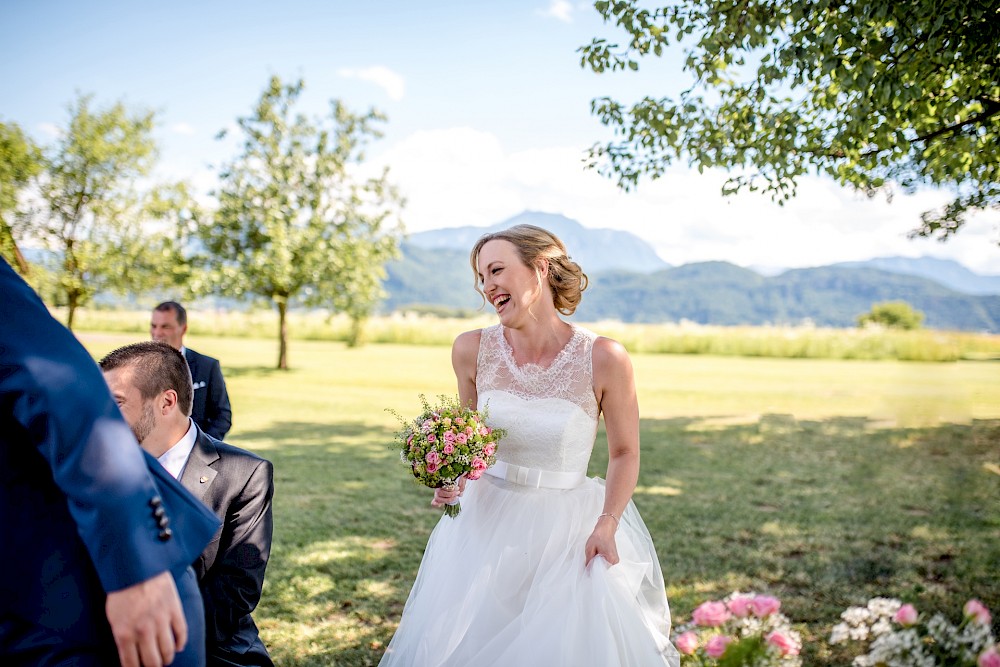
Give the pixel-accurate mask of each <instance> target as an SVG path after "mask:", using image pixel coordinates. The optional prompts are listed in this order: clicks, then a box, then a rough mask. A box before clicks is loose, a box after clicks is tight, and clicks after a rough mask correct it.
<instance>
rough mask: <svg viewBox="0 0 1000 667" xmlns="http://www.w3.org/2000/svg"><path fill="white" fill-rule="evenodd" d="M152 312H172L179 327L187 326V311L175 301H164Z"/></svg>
mask: <svg viewBox="0 0 1000 667" xmlns="http://www.w3.org/2000/svg"><path fill="white" fill-rule="evenodd" d="M153 310H158V311H160V312H161V313H165V312H167V311H173V313H174V315H176V316H177V324H178V325H179V326H184V325H185V324H187V321H188V314H187V311H186V310H184V306H182V305H181V304H179V303H177V302H176V301H164V302H163V303H161V304H160V305H158V306H157V307H156V308H154V309H153Z"/></svg>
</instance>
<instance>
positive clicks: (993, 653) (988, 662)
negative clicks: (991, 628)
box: [976, 645, 1000, 667]
mask: <svg viewBox="0 0 1000 667" xmlns="http://www.w3.org/2000/svg"><path fill="white" fill-rule="evenodd" d="M976 665H977V666H978V667H1000V653H997V647H996V646H995V645H994V646H991V647H989V648H988V649H986V650H985V651H983V652H982V653H980V654H979V659H978V660H976Z"/></svg>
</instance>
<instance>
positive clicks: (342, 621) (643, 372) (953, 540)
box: [80, 331, 1000, 666]
mask: <svg viewBox="0 0 1000 667" xmlns="http://www.w3.org/2000/svg"><path fill="white" fill-rule="evenodd" d="M260 333H261V334H262V335H270V333H271V332H270V331H263V332H260ZM80 337H81V339H82V340H83V342H84V344H85V345H86V346H87V347H88V349H90V350H91V352H92V353H93V354H94V355H95V356H100V355H101V354H103V353H106V352H108V351H110V350H111V349H113V348H114V347H117V346H119V345H123V344H125V343H128V342H133V341H135V340H141V339H144V338H146V336H145V335H144V334H135V333H100V332H84V333H81V334H80ZM186 342H187V343H188V344H189V345H191V346H192V347H194V348H196V349H198V350H199V351H201V352H204V353H207V354H210V355H213V356H216V357H218V358H220V359H221V360H222V363H223V369H224V372H225V375H226V379H227V382H228V384H229V391H230V395H231V398H232V402H233V408H234V413H235V415H234V424H235V425H234V428H233V431H232V432H231V434H230V437H229V438H228V440H229V441H230V442H232V443H233V444H236V445H239V446H242V447H245V448H248V449H251V450H253V451H256V452H259V453H260V454H262V455H263V456H266V457H268V458H270V459H271V460H272V461H273V462H274V464H275V474H276V479H275V485H276V496H275V536H274V547H273V551H272V556H271V561H270V565H269V568H268V573H267V581H266V584H265V588H264V599H263V601H262V603H261V605H260V607H259V609H258V611H257V613H256V614H255V617H256V619H257V621H258V623H259V625H260V627H261V633H262V636H263V638H264V640H265V641H266V643H267V644H268V646H269V647H270V649H271V651H272V654H273V656H274V657H275V660H276V662H277V663H278V664H279V665H284V666H293V665H294V666H319V665H323V666H331V665H342V666H348V665H350V666H360V665H374V664H376V663H377V662H378V660H379V657H380V656H381V653H382V651H383V649H384V647H385V645H386V643H387V642H388V640H389V638H390V637H391V635H392V632H393V630H394V628H395V624H396V623H397V621H398V618H399V614H400V612H401V609H402V606H403V602H404V601H405V599H406V595H407V592H408V590H409V587H410V584H411V583H412V581H413V578H414V576H415V574H416V568H417V566H418V564H419V560H420V557H421V554H422V550H423V547H424V545H425V542H426V539H427V536H428V534H429V533H430V531H431V529H432V527H433V526H434V524H435V522H436V521H438V519H439V516H440V513H439V511H436V510H434V509H432V508H430V507H429V506H428V501H429V498H430V494H429V492H428V491H427V490H426V489H423V488H420V487H417V486H416V485H415V484H414V483H413V482H412V481H411V480H410V478H409V475H408V471H407V470H406V469H405V468H404V467H402V466H401V464H399V463H398V459H397V457H396V454H395V453H394V452H393V451H391V450H390V448H389V445H390V443H391V440H392V433H393V431H394V430H395V428H396V422H395V419H394V418H393V416H392V415H390V414H389V413H387V412H386V411H385V408H390V407H391V408H394V409H396V410H398V411H399V412H402V413H404V414H409V413H410V412H415V411H416V410H417V409H418V407H419V402H418V399H417V395H418V394H419V393H424V394H427V395H428V396H432V397H433V396H434V395H436V394H440V393H453V392H454V379H453V376H452V373H451V366H450V359H449V349H448V348H447V347H445V346H416V345H399V344H378V345H374V344H372V345H367V346H364V347H361V348H356V349H349V348H347V347H346V346H345V345H344V344H343V343H339V342H330V341H303V340H293V341H292V344H291V350H290V355H291V356H290V360H291V364H292V365H293V367H294V368H293V369H292V370H291V371H288V372H280V371H276V370H273V369H272V366H273V365H274V362H275V360H276V356H277V349H276V343H275V341H274V340H272V339H257V338H232V337H226V338H221V337H208V336H202V335H194V336H189V337H188V339H187V341H186ZM633 363H634V365H635V367H636V378H637V384H638V390H639V397H640V408H641V411H642V424H641V425H642V434H641V438H642V470H641V474H640V480H639V488H638V489H637V490H636V494H635V502H636V504H637V505H638V507H639V509H640V511H641V513H642V515H643V517H644V518H645V520H646V522H647V525H648V527H649V529H650V532H651V533H652V535H653V539H654V541H655V542H656V546H657V549H658V554H659V557H660V561H661V565H662V567H663V572H664V576H665V578H666V581H667V594H668V596H669V598H670V601H671V606H672V610H673V614H674V617H675V622H676V621H677V620H678V619H679V618H683V617H689V615H690V613H691V611H692V609H693V608H694V607H695V606H696V605H697V604H699V603H700V602H702V601H704V600H706V599H708V598H712V597H719V596H722V595H725V594H727V593H728V592H730V591H733V590H737V589H739V590H755V591H763V592H768V593H770V594H773V595H776V596H778V597H780V598H781V600H782V602H783V610H784V611H785V612H786V613H787V614H788V615H789V616H790V617H791V619H792V620H793V621H794V622H795V623H796V624H797V627H798V629H799V630H800V631H801V632H802V633H803V636H804V639H805V643H806V646H805V649H804V652H803V653H804V663H805V664H806V665H820V666H824V665H845V664H849V662H850V660H849V658H848V657H847V655H846V654H845V653H844V652H843V651H842V649H839V648H838V647H833V648H831V647H828V646H827V645H826V643H825V638H826V637H827V636H828V634H829V630H830V628H831V627H832V625H833V624H834V623H835V622H836V621H837V620H838V615H839V613H840V612H841V611H842V610H843V609H845V608H846V607H847V606H849V605H852V604H859V603H864V601H865V600H867V599H868V598H869V597H872V596H875V595H889V596H896V597H900V598H903V599H905V600H907V601H910V602H913V603H914V604H915V605H917V607H918V609H920V610H921V611H925V610H926V611H932V610H939V611H943V612H946V613H947V614H948V615H949V616H952V617H954V616H955V615H956V614H957V613H959V610H960V608H961V606H962V604H964V602H965V601H966V600H967V599H968V598H970V597H978V598H979V599H981V600H982V601H983V602H984V603H985V604H986V605H987V606H989V607H991V608H992V609H993V611H994V615H995V617H998V618H1000V578H998V576H997V572H998V570H1000V363H998V362H996V361H959V362H954V363H921V362H898V361H843V360H827V359H773V358H742V357H723V356H704V355H699V356H690V355H668V354H645V353H636V354H633ZM601 438H603V435H601V436H599V440H598V444H597V447H596V448H595V455H594V457H593V460H592V464H591V474H599V475H603V474H604V467H605V465H606V462H607V456H606V452H605V451H604V445H605V443H604V442H603V440H602V439H601ZM838 651H839V652H838Z"/></svg>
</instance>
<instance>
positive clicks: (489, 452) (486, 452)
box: [483, 442, 497, 456]
mask: <svg viewBox="0 0 1000 667" xmlns="http://www.w3.org/2000/svg"><path fill="white" fill-rule="evenodd" d="M496 450H497V446H496V445H494V444H493V443H492V442H488V443H486V445H485V446H484V447H483V456H493V452H495V451H496Z"/></svg>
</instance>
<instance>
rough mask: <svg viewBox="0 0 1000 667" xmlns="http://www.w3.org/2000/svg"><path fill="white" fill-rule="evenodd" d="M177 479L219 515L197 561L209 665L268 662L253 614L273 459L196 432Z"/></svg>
mask: <svg viewBox="0 0 1000 667" xmlns="http://www.w3.org/2000/svg"><path fill="white" fill-rule="evenodd" d="M196 428H197V427H196ZM180 481H181V484H183V485H184V487H185V488H186V489H188V490H189V491H190V492H191V494H192V495H194V496H195V497H196V498H198V499H199V500H200V501H202V502H203V503H204V504H205V505H206V506H208V507H209V508H210V509H211V510H212V511H213V512H215V515H216V516H217V517H218V518H219V519H221V520H222V527H221V528H220V529H219V530H218V531H216V533H215V537H214V538H213V539H212V541H211V542H209V544H208V546H207V547H206V548H205V550H204V551H203V552H202V554H201V556H200V557H199V558H198V560H197V561H196V562H195V564H194V570H195V572H196V573H197V575H198V582H199V584H200V585H201V594H202V597H203V598H204V600H205V631H206V636H207V640H208V641H207V648H208V665H209V667H212V666H213V665H244V666H246V665H268V666H270V665H271V664H272V663H271V658H270V656H269V655H268V653H267V649H266V648H265V646H264V643H263V642H262V641H261V639H260V636H259V635H258V632H257V626H256V625H255V624H254V622H253V618H252V617H251V616H250V612H252V611H253V610H254V608H255V607H256V606H257V603H258V602H259V601H260V594H261V588H262V587H263V585H264V570H265V569H266V568H267V559H268V556H269V555H270V553H271V534H272V532H273V524H274V522H273V520H272V517H271V499H272V498H273V496H274V472H273V467H272V466H271V462H270V461H267V460H265V459H263V458H261V457H259V456H257V455H256V454H253V453H251V452H248V451H246V450H244V449H239V448H238V447H233V446H232V445H228V444H226V443H224V442H221V441H219V440H216V439H215V438H212V437H211V436H209V435H206V434H205V433H204V432H202V431H201V429H199V430H198V435H197V438H196V439H195V444H194V448H193V449H192V450H191V455H190V456H189V457H188V460H187V463H186V464H185V466H184V469H183V471H182V472H181V476H180Z"/></svg>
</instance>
